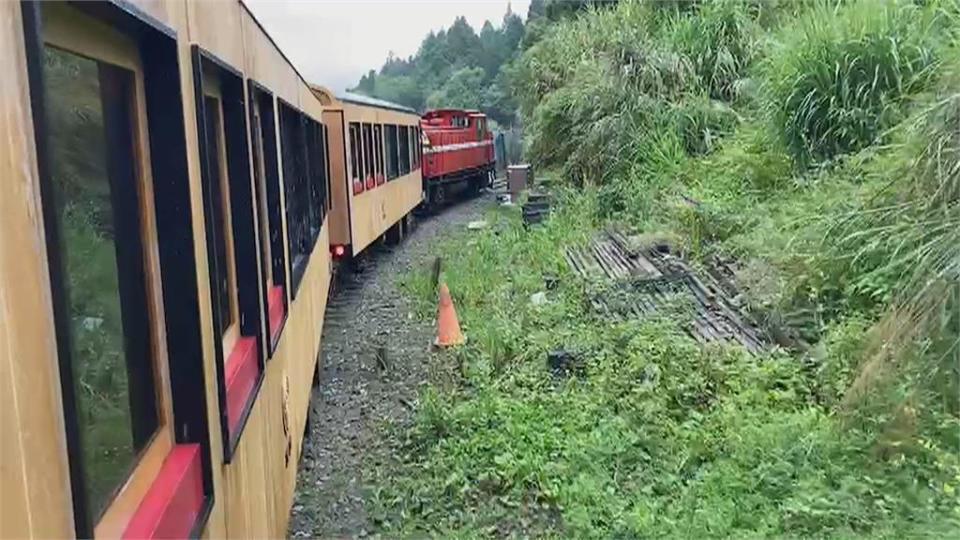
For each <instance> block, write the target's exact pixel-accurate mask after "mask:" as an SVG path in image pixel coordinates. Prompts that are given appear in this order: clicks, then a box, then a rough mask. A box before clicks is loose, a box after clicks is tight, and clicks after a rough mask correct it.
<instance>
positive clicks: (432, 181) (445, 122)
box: [420, 109, 496, 208]
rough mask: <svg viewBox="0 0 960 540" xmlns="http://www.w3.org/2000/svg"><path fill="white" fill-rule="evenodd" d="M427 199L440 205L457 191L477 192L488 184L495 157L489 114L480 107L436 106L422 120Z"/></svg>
mask: <svg viewBox="0 0 960 540" xmlns="http://www.w3.org/2000/svg"><path fill="white" fill-rule="evenodd" d="M420 126H421V128H422V133H423V187H424V191H425V192H426V193H425V195H426V198H425V203H426V204H427V206H428V207H430V208H435V207H437V206H441V205H442V204H443V203H444V201H445V200H446V199H447V198H448V197H449V196H450V195H451V194H452V193H453V192H455V191H457V190H459V189H462V188H463V187H466V188H467V191H468V192H471V193H476V192H478V191H480V189H481V188H483V187H484V186H486V185H488V184H489V182H490V181H491V179H492V177H493V174H494V165H495V162H496V159H495V157H494V150H493V134H492V133H490V130H489V129H488V127H487V116H486V115H485V114H483V113H481V112H480V111H475V110H462V109H437V110H433V111H427V112H426V113H424V115H423V117H422V118H421V120H420Z"/></svg>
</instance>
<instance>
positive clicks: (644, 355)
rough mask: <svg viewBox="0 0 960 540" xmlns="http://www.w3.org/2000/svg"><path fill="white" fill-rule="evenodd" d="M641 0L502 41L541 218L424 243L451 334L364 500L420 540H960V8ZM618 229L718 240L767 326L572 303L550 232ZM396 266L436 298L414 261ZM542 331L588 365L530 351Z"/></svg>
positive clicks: (697, 242)
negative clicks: (541, 203) (545, 205)
mask: <svg viewBox="0 0 960 540" xmlns="http://www.w3.org/2000/svg"><path fill="white" fill-rule="evenodd" d="M654 7H657V8H661V7H662V8H663V9H652V7H651V4H649V3H646V2H630V1H625V2H621V3H619V4H618V5H617V6H616V7H615V8H611V9H605V10H597V11H589V10H588V11H586V12H583V13H580V14H579V15H578V16H576V17H573V18H571V19H567V20H564V21H561V22H559V23H556V24H555V25H553V26H549V27H546V28H544V29H542V32H543V34H542V38H541V39H540V40H539V41H537V43H536V44H535V45H534V46H533V47H532V48H530V49H529V50H528V51H527V52H526V53H525V54H524V55H523V56H522V57H521V58H520V59H519V61H518V63H517V66H516V67H515V71H514V73H513V76H514V77H513V83H514V85H515V90H516V93H517V98H518V101H519V103H520V104H521V112H522V115H523V117H524V120H525V126H526V130H527V131H526V135H527V138H528V146H527V149H526V150H527V152H528V157H529V158H531V159H532V160H533V161H534V162H536V163H538V164H539V165H540V166H541V169H540V171H539V172H538V178H542V177H544V176H549V175H544V174H543V167H546V168H554V169H555V170H556V171H557V173H558V174H557V175H556V176H555V177H551V178H550V184H551V185H552V186H554V187H555V189H556V190H557V191H558V197H559V201H558V204H557V207H556V209H555V214H554V216H553V217H552V218H551V219H550V220H549V222H548V223H547V224H546V226H544V227H541V228H534V229H531V230H529V231H526V230H524V229H523V228H522V226H521V225H520V224H519V223H518V219H517V216H515V215H512V214H509V213H503V212H497V213H496V214H494V215H492V216H491V217H490V219H489V221H490V222H491V227H490V228H489V229H487V230H484V231H479V232H469V233H462V234H461V233H457V234H455V235H454V236H453V237H452V238H450V240H449V243H448V244H446V245H445V246H444V247H443V248H442V254H443V257H444V261H445V270H444V277H445V279H446V281H447V283H448V284H449V285H450V288H451V290H452V291H453V295H454V298H455V300H456V303H457V308H458V311H459V313H460V316H461V322H462V324H463V326H464V328H465V331H466V333H467V335H468V337H469V342H468V344H467V345H466V346H465V347H463V348H461V349H458V350H457V351H454V352H451V353H448V354H447V355H445V357H444V358H445V361H446V363H447V365H448V366H449V372H450V374H452V376H451V377H449V378H448V379H446V380H444V381H443V382H442V383H436V384H433V385H431V386H430V387H429V388H428V389H427V390H426V391H425V393H424V395H423V398H422V401H421V406H420V408H419V411H418V416H417V419H416V422H415V424H414V426H413V427H412V428H410V429H407V430H402V431H396V432H394V435H396V437H397V441H398V442H397V446H396V448H395V450H396V452H397V457H396V460H395V462H393V463H390V464H389V465H387V466H384V467H381V468H379V469H377V470H375V471H373V472H372V477H371V478H372V484H373V486H374V491H373V495H374V496H373V497H372V498H371V500H370V510H371V512H372V515H373V516H375V517H376V518H377V519H378V520H379V522H380V525H381V527H382V529H383V531H384V532H385V533H387V534H390V535H393V534H397V535H412V536H418V535H423V534H424V533H428V534H435V535H441V536H459V537H486V536H528V535H529V536H548V537H550V536H553V537H577V538H580V537H586V538H611V537H615V538H632V537H674V538H691V537H694V538H699V537H736V538H742V537H804V538H806V537H818V538H820V537H826V538H877V537H879V538H894V537H908V538H913V537H944V536H949V535H950V534H951V533H955V532H956V531H957V530H960V498H958V494H957V491H956V490H957V487H958V484H960V448H958V441H960V273H958V272H960V268H958V262H957V261H960V253H958V252H957V249H958V246H960V238H958V237H957V234H958V231H960V188H958V186H960V181H958V179H960V135H958V134H960V130H958V129H957V126H960V99H958V95H960V94H958V91H957V89H958V88H960V85H958V83H960V79H958V74H960V61H958V59H960V54H958V51H960V41H958V31H960V19H958V17H957V14H958V10H960V8H958V6H957V5H956V3H954V2H947V1H933V2H916V3H911V2H874V1H868V0H859V1H852V2H843V3H839V4H835V3H830V4H826V3H821V2H809V3H802V4H801V3H792V2H788V3H783V4H780V3H777V2H723V1H721V2H715V3H710V2H702V3H697V4H690V5H686V6H684V9H682V10H680V9H671V8H670V6H666V5H663V6H661V5H657V6H654ZM611 223H616V224H619V225H620V226H625V227H629V228H632V229H634V230H636V231H638V232H641V233H643V234H645V235H648V236H655V237H662V238H667V239H669V240H670V241H671V242H672V243H673V244H674V245H675V247H676V248H677V250H678V251H680V252H681V253H683V254H684V255H685V256H686V257H687V258H688V259H689V260H690V262H691V264H692V265H694V266H695V267H697V266H701V265H705V264H709V263H710V262H711V261H714V260H716V259H717V258H722V259H724V260H730V261H732V262H733V264H734V267H735V269H736V270H735V274H736V275H735V279H736V281H737V282H738V284H739V285H740V287H741V290H742V292H743V297H742V299H741V300H742V301H743V302H744V304H745V306H746V308H747V309H748V310H749V312H750V313H751V314H752V315H753V316H754V317H755V318H756V319H758V321H759V322H760V323H761V325H762V326H764V327H765V328H766V329H767V330H768V331H769V332H770V333H771V335H773V336H774V337H775V338H776V340H777V342H778V343H781V344H782V345H783V346H782V347H781V348H777V349H776V350H774V351H772V352H770V353H769V354H767V355H765V356H762V357H760V358H754V357H750V356H748V355H746V354H745V353H744V352H743V351H742V350H740V349H738V348H736V347H728V348H724V347H711V348H708V349H703V348H701V347H699V346H698V345H696V344H695V343H693V342H692V341H691V340H690V339H689V338H687V337H686V336H685V335H683V334H682V333H681V332H680V331H679V322H680V321H679V319H681V318H682V314H678V313H677V312H673V313H672V314H666V315H664V316H663V317H661V318H660V319H658V320H650V321H643V322H640V321H630V322H614V321H609V320H605V319H602V318H600V317H598V316H597V315H596V314H594V313H592V312H591V311H590V310H589V308H588V305H589V304H588V302H587V301H586V294H587V292H586V291H588V290H593V289H592V288H593V287H596V286H597V285H596V284H587V283H584V282H583V281H582V279H581V278H579V277H577V276H575V275H572V274H571V273H570V271H569V270H568V269H567V268H566V265H565V263H564V261H563V258H562V253H563V248H564V247H565V246H568V245H572V244H580V243H583V242H584V241H586V239H587V238H589V236H590V235H591V234H592V233H593V232H595V231H597V230H599V229H602V228H603V227H605V226H607V225H608V224H611ZM547 277H558V278H559V285H558V286H557V288H556V289H554V290H550V291H548V292H547V297H548V300H549V301H548V302H547V303H546V305H542V306H533V305H531V304H530V301H529V297H530V295H531V294H533V293H536V292H540V291H543V290H544V289H545V278H547ZM402 284H403V286H404V287H405V288H406V290H407V291H408V292H409V293H410V295H411V296H412V297H413V298H414V299H415V300H416V301H417V302H418V303H419V305H420V314H421V316H423V317H432V315H433V310H434V309H435V292H434V291H433V289H432V286H431V284H430V282H429V272H428V271H427V270H425V269H424V270H422V271H414V272H412V273H411V274H409V275H408V276H405V277H404V278H403V283H402ZM558 348H564V349H568V350H572V351H575V352H577V353H578V354H579V356H580V357H581V358H582V359H583V361H584V364H585V366H586V370H585V373H584V374H583V376H579V377H573V378H570V379H558V378H556V377H555V376H553V375H551V374H550V373H549V371H548V369H547V368H546V365H545V357H546V354H547V352H548V351H550V350H552V349H558Z"/></svg>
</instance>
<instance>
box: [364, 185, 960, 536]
mask: <svg viewBox="0 0 960 540" xmlns="http://www.w3.org/2000/svg"><path fill="white" fill-rule="evenodd" d="M561 199H562V200H563V202H562V206H561V208H560V209H559V210H558V211H557V213H556V214H555V215H554V216H553V217H552V218H551V219H550V220H549V221H548V223H547V224H546V226H544V227H542V228H539V229H535V230H531V231H524V230H523V229H522V227H521V226H520V224H519V223H517V220H516V219H515V218H513V217H505V216H503V215H491V216H489V217H488V221H489V222H490V223H491V227H490V228H489V229H488V230H486V231H480V232H475V231H471V232H469V233H467V234H469V236H467V237H465V238H463V237H459V236H458V237H454V238H452V239H451V240H450V241H449V244H448V245H446V246H445V247H444V248H443V256H444V264H445V269H444V277H445V279H446V281H447V282H448V283H449V285H450V288H451V290H452V291H453V294H454V298H455V302H456V304H457V308H458V312H459V314H460V317H461V323H462V325H463V327H464V329H465V331H466V333H467V335H468V337H469V342H468V344H467V346H466V347H465V348H462V349H460V350H457V351H454V352H452V353H450V354H449V356H448V361H449V362H450V363H452V364H456V365H459V366H460V368H459V373H460V375H459V379H460V381H459V384H456V385H453V386H445V387H444V386H436V387H433V388H432V389H431V390H429V391H427V392H426V393H425V394H424V396H423V397H422V401H421V404H420V407H419V412H418V416H417V419H416V421H415V423H414V424H413V425H412V426H411V427H410V429H409V430H405V431H400V432H398V433H397V434H398V435H399V436H400V439H399V440H400V442H399V443H398V445H397V447H396V451H397V460H396V462H389V463H386V464H384V465H383V466H382V467H381V468H379V469H377V470H376V471H375V473H374V477H375V479H376V484H377V488H376V489H375V490H374V491H373V493H372V494H371V498H370V501H371V510H372V512H373V515H374V516H375V519H377V520H378V522H379V523H380V525H381V526H382V527H383V528H384V532H386V533H387V534H391V535H394V534H399V535H412V536H419V535H423V534H436V535H440V536H544V535H545V536H558V537H577V538H609V537H636V536H643V537H648V536H654V537H660V536H667V537H686V538H689V537H718V536H733V537H744V536H750V537H756V536H764V537H770V536H778V537H780V536H832V537H875V536H893V535H902V534H906V535H924V534H931V535H936V534H943V533H944V532H945V531H948V530H950V528H951V527H956V526H957V525H958V522H957V520H958V518H960V516H958V515H956V514H955V508H956V496H955V492H954V491H953V490H955V488H956V478H955V475H956V474H957V473H958V472H960V460H958V456H956V454H953V453H951V452H950V451H949V450H948V447H945V446H943V445H942V443H937V442H933V441H935V440H944V439H940V438H938V437H932V436H931V435H932V434H934V433H938V432H937V431H936V430H934V429H933V428H930V429H926V428H925V429H924V430H923V432H922V433H913V434H911V436H910V439H909V441H908V443H909V454H908V455H909V458H908V459H905V455H904V454H903V453H891V454H886V455H878V454H876V453H874V452H873V451H872V450H871V445H872V441H873V440H874V437H876V434H875V433H872V432H869V431H864V430H862V429H859V428H858V429H849V428H847V427H845V426H844V424H843V421H842V417H840V416H837V415H836V414H834V413H833V412H832V408H831V407H830V406H823V405H819V404H817V402H816V399H817V396H818V395H820V394H822V393H823V392H824V391H825V390H823V388H824V387H828V388H830V389H832V390H830V391H831V392H832V395H833V396H834V397H833V399H834V401H836V400H837V399H839V398H837V397H836V396H837V395H838V394H841V393H842V391H841V390H839V388H842V384H843V383H844V382H845V381H849V380H851V379H852V378H853V376H854V374H853V371H854V368H853V367H852V366H853V365H854V360H853V357H854V356H855V350H856V344H855V341H856V340H855V339H854V342H851V341H850V339H851V338H856V336H858V335H860V336H862V333H860V332H859V330H862V328H863V327H864V325H865V323H860V324H859V325H856V324H853V323H850V324H849V325H848V327H847V328H846V329H845V330H843V331H842V332H840V333H838V337H837V338H832V339H831V340H830V342H829V343H830V344H829V346H828V347H827V349H826V351H827V352H826V353H825V355H824V356H825V358H826V359H825V360H823V362H824V363H825V364H826V363H832V364H831V365H835V366H836V367H831V368H829V369H826V368H824V369H822V370H819V371H813V370H811V369H809V368H808V367H807V366H806V365H805V364H804V363H802V362H798V361H796V360H795V359H793V358H790V357H788V356H787V355H785V354H781V353H774V354H771V355H769V356H767V357H765V358H761V359H757V358H753V357H750V356H749V355H747V354H745V353H744V352H743V351H741V350H738V349H736V348H732V347H731V348H725V347H711V348H708V349H703V348H701V347H700V346H698V345H697V344H696V343H695V342H693V341H692V340H691V339H690V338H688V337H686V336H685V335H683V334H682V333H680V331H679V328H678V326H677V324H676V322H675V321H674V320H673V319H671V318H669V317H667V318H663V319H661V320H650V321H646V322H644V323H638V322H636V321H633V322H625V323H612V324H611V323H610V321H603V320H600V319H595V318H594V317H593V316H592V315H589V314H586V313H584V310H583V306H584V304H585V297H584V288H583V284H582V283H580V282H579V281H578V279H576V278H575V277H573V276H572V275H571V274H570V273H569V270H567V269H566V267H565V265H564V263H563V261H562V258H561V253H562V248H563V247H564V246H567V245H570V244H574V243H579V242H582V241H583V235H584V233H585V232H587V231H589V230H590V229H591V228H592V227H593V225H592V223H593V219H592V217H591V216H592V215H593V214H594V212H596V209H597V206H596V204H597V203H596V196H595V193H594V192H592V191H589V190H588V191H586V192H585V193H583V194H581V195H562V196H561ZM427 274H428V272H427V271H426V270H423V271H422V272H418V273H415V274H411V275H409V276H406V277H405V278H404V285H405V286H406V287H407V289H408V290H409V291H410V292H411V294H413V295H415V299H416V300H417V301H418V302H419V303H420V305H421V307H422V313H423V314H425V315H427V314H430V313H431V312H432V311H431V310H432V309H433V307H434V302H435V300H434V299H435V293H434V292H433V291H432V289H431V287H430V286H429V278H428V277H427ZM491 275H497V276H503V277H504V279H500V280H496V281H491V280H490V278H489V276H491ZM548 275H552V276H559V277H560V281H559V285H558V287H557V288H555V289H553V290H550V291H548V292H547V299H548V302H547V304H545V305H532V304H530V303H529V301H528V297H529V295H530V294H531V293H533V292H536V291H538V290H542V287H543V280H544V277H545V276H548ZM842 335H846V336H850V338H845V337H841V336H842ZM557 348H566V349H568V350H572V351H575V352H576V354H577V355H579V357H580V358H581V359H582V361H583V362H584V363H585V365H586V371H585V374H584V375H583V376H582V377H575V376H574V377H572V378H563V377H557V376H555V375H551V374H550V372H549V371H548V369H547V367H546V365H545V355H546V353H547V351H549V350H552V349H557ZM834 383H839V385H838V386H830V385H831V384H834ZM944 419H945V420H947V421H948V424H947V425H946V426H942V427H941V428H940V429H946V432H945V433H948V434H949V436H952V437H956V436H958V435H960V431H958V426H957V424H956V423H955V422H953V423H950V421H949V419H948V418H944ZM945 440H949V439H945Z"/></svg>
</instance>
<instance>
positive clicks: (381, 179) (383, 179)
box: [377, 174, 387, 186]
mask: <svg viewBox="0 0 960 540" xmlns="http://www.w3.org/2000/svg"><path fill="white" fill-rule="evenodd" d="M386 181H387V177H386V176H384V175H382V174H378V175H377V185H378V186H379V185H380V184H382V183H384V182H386Z"/></svg>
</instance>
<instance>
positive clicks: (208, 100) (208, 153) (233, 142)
mask: <svg viewBox="0 0 960 540" xmlns="http://www.w3.org/2000/svg"><path fill="white" fill-rule="evenodd" d="M193 65H194V85H195V90H196V96H197V99H196V105H197V130H198V138H199V140H200V160H201V173H202V174H201V180H202V186H203V199H204V218H205V226H206V238H207V258H208V270H209V282H210V298H211V304H212V307H213V310H212V315H213V324H214V329H215V330H216V336H217V338H218V339H217V340H216V341H215V343H214V351H215V354H216V358H217V377H218V378H219V384H218V385H217V386H218V392H219V399H220V413H221V427H222V435H223V439H224V441H223V442H224V452H225V456H226V458H225V459H226V461H228V462H229V461H230V459H231V457H232V454H233V451H234V449H235V448H236V444H237V443H238V442H239V438H240V434H241V432H242V431H243V426H244V425H245V424H246V418H247V417H248V415H249V412H250V408H251V407H252V406H253V401H254V399H255V394H256V388H257V387H258V386H259V385H258V384H257V382H258V381H259V380H260V379H261V377H262V376H263V354H261V352H262V351H263V350H264V347H263V343H264V332H263V323H262V321H263V318H262V317H263V313H262V311H261V309H260V303H261V288H260V283H259V275H260V270H259V260H260V258H259V253H260V249H261V248H260V246H258V245H257V242H256V238H257V236H256V233H257V223H256V212H255V210H254V207H255V205H256V204H257V202H256V197H255V195H254V190H253V182H252V181H251V179H250V153H249V146H248V141H247V110H246V104H245V102H244V88H243V77H242V76H241V75H240V74H239V73H238V72H236V71H234V70H233V69H232V68H230V67H228V66H226V65H223V64H221V63H220V62H219V61H218V60H216V59H215V58H214V57H213V56H211V55H209V54H208V53H206V52H205V51H203V50H201V49H200V48H199V47H197V46H194V48H193Z"/></svg>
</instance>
